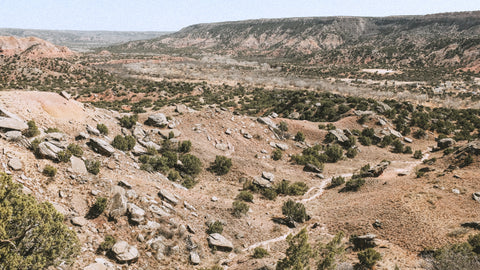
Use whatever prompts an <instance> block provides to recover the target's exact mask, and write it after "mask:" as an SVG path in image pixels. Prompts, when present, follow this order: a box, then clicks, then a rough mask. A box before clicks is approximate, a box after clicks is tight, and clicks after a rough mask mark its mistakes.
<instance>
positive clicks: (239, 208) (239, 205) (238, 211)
mask: <svg viewBox="0 0 480 270" xmlns="http://www.w3.org/2000/svg"><path fill="white" fill-rule="evenodd" d="M248 210H250V207H249V206H248V204H246V203H244V202H242V201H234V202H233V203H232V214H233V215H234V216H235V217H241V216H243V215H245V214H247V212H248Z"/></svg>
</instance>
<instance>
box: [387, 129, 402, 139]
mask: <svg viewBox="0 0 480 270" xmlns="http://www.w3.org/2000/svg"><path fill="white" fill-rule="evenodd" d="M388 131H389V132H390V134H392V135H393V136H395V137H397V138H402V137H403V135H402V133H400V132H398V131H396V130H394V129H392V128H388Z"/></svg>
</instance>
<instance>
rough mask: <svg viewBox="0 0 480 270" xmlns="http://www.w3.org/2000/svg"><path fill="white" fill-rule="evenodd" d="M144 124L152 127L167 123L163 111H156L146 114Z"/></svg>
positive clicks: (162, 125)
mask: <svg viewBox="0 0 480 270" xmlns="http://www.w3.org/2000/svg"><path fill="white" fill-rule="evenodd" d="M145 124H147V125H150V126H154V127H165V126H166V125H167V124H168V121H167V117H166V116H165V114H163V113H156V114H152V115H150V116H148V119H147V121H146V122H145Z"/></svg>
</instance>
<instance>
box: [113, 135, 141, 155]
mask: <svg viewBox="0 0 480 270" xmlns="http://www.w3.org/2000/svg"><path fill="white" fill-rule="evenodd" d="M136 142H137V141H136V140H135V138H134V137H133V136H131V135H127V136H125V137H123V136H122V135H117V136H115V138H114V139H113V142H112V146H113V147H115V148H117V149H118V150H121V151H130V150H132V149H133V147H135V144H136Z"/></svg>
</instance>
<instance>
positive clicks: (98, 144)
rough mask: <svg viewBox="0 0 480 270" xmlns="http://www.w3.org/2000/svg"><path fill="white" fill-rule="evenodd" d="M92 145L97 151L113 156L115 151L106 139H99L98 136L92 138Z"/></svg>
mask: <svg viewBox="0 0 480 270" xmlns="http://www.w3.org/2000/svg"><path fill="white" fill-rule="evenodd" d="M90 147H91V148H92V149H93V150H94V151H95V152H97V153H99V154H102V155H105V156H108V157H109V156H111V155H113V153H115V148H113V146H111V145H110V144H108V143H107V142H106V141H104V140H101V139H98V138H91V139H90Z"/></svg>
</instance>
